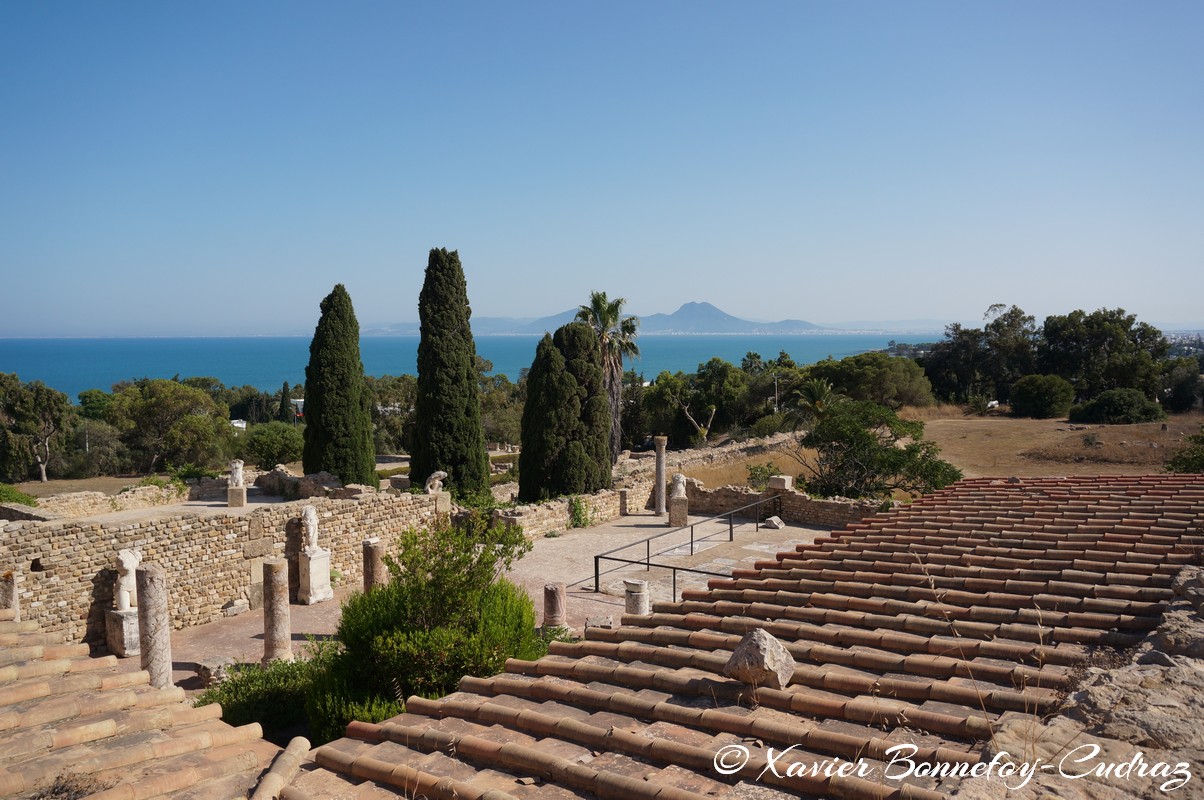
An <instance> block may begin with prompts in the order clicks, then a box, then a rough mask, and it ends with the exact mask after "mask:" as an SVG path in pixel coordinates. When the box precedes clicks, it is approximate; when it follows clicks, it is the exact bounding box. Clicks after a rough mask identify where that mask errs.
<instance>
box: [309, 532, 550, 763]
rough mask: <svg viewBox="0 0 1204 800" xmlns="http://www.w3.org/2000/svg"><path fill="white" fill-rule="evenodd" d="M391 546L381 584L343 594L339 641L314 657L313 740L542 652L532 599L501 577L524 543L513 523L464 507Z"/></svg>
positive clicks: (327, 737)
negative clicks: (460, 512) (509, 661)
mask: <svg viewBox="0 0 1204 800" xmlns="http://www.w3.org/2000/svg"><path fill="white" fill-rule="evenodd" d="M398 545H399V553H398V556H397V558H395V559H394V558H391V557H389V558H386V564H387V565H388V567H389V572H390V581H389V583H387V584H385V585H384V586H379V587H377V588H375V589H373V590H372V591H370V592H367V593H356V594H353V595H352V596H351V597H349V598H348V599H347V601H346V602H345V603H344V605H343V615H342V619H341V621H340V622H339V630H338V642H339V644H338V647H337V648H334V649H328V650H326V651H325V652H323V653H322V656H321V658H319V659H315V663H316V664H317V667H316V668H315V674H314V677H313V680H312V683H311V686H310V690H309V693H308V696H307V698H306V703H305V705H306V708H307V710H308V713H309V718H310V737H311V739H313V741H314V742H315V743H319V742H323V741H329V740H330V739H332V738H335V737H338V736H341V735H342V732H343V729H344V728H345V727H346V724H347V722H348V721H349V720H350V719H352V718H355V719H362V720H367V721H379V720H380V719H385V718H388V717H390V716H394V715H395V714H397V713H400V711H401V707H402V705H401V703H402V700H403V699H404V698H406V697H409V696H411V695H420V696H424V697H437V696H440V695H443V694H446V693H448V692H451V691H454V690H455V687H456V684H457V683H458V682H459V680H460V678H461V677H463V676H464V675H478V676H488V675H493V674H496V673H498V672H500V671H501V670H502V668H503V667H504V665H505V662H506V659H507V658H523V659H535V658H539V657H540V656H541V655H543V654H544V653H545V652H546V650H547V645H546V642H545V641H543V640H542V639H541V638H540V637H539V636H538V635H537V634H536V631H535V607H534V605H533V604H532V603H531V600H530V598H529V597H527V594H526V592H524V591H523V590H522V589H521V588H519V587H517V586H515V585H514V584H512V583H510V582H508V581H506V580H504V579H502V578H500V576H501V575H502V574H504V573H505V572H506V571H507V570H508V569H509V568H510V566H511V564H512V563H513V562H514V561H515V560H516V559H518V558H520V557H521V556H522V555H523V554H524V553H526V552H527V551H528V550H529V549H530V547H531V545H530V543H529V542H528V541H527V540H526V538H525V537H524V536H523V533H522V529H521V528H519V527H518V526H516V525H506V524H500V525H491V524H490V518H489V516H488V514H485V513H482V512H479V511H472V512H469V513H468V514H465V515H462V516H460V517H457V518H456V519H455V520H452V519H450V518H448V517H446V516H444V517H441V518H439V519H438V520H437V521H436V523H435V524H434V525H432V527H431V529H430V530H429V531H418V530H413V529H412V530H409V531H406V532H405V533H403V534H402V535H401V537H400V540H399V542H398Z"/></svg>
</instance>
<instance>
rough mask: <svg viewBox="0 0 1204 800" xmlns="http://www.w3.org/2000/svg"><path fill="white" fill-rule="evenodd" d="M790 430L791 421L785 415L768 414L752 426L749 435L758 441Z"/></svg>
mask: <svg viewBox="0 0 1204 800" xmlns="http://www.w3.org/2000/svg"><path fill="white" fill-rule="evenodd" d="M789 429H790V421H789V420H788V419H787V418H786V415H785V414H780V413H779V414H766V415H765V416H763V417H761V418H760V419H758V420H757V421H756V422H754V423H753V424H752V427H750V428H749V433H750V434H751V435H752V436H754V437H756V438H758V439H764V438H765V437H767V436H773V435H774V434H775V433H781V432H782V431H784V430H789Z"/></svg>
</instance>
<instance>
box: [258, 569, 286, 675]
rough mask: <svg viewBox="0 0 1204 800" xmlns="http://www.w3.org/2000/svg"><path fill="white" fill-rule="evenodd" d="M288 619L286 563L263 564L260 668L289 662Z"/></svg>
mask: <svg viewBox="0 0 1204 800" xmlns="http://www.w3.org/2000/svg"><path fill="white" fill-rule="evenodd" d="M292 627H293V626H292V618H291V617H290V615H289V608H288V561H286V560H284V559H283V558H268V559H264V562H263V665H264V666H265V667H266V666H267V665H268V664H269V663H271V662H272V661H292V660H293V630H292Z"/></svg>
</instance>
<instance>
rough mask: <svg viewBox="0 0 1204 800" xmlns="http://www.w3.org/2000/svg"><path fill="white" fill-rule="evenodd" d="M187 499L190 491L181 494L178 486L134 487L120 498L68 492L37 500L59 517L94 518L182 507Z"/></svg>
mask: <svg viewBox="0 0 1204 800" xmlns="http://www.w3.org/2000/svg"><path fill="white" fill-rule="evenodd" d="M187 498H188V491H187V489H185V490H184V491H181V490H179V489H178V488H176V487H175V486H170V485H169V486H167V487H164V488H160V487H158V486H134V487H131V488H129V489H123V490H122V491H121V492H119V493H118V494H114V495H107V494H105V493H104V492H68V493H67V494H56V495H52V496H51V497H43V498H40V499H39V500H38V508H39V509H40V510H42V511H48V512H50V513H53V514H58V515H59V516H60V517H68V518H78V517H91V516H95V515H96V514H108V513H110V512H113V511H133V510H135V509H140V508H154V507H155V506H166V505H171V504H173V503H179V502H181V501H183V500H186V499H187Z"/></svg>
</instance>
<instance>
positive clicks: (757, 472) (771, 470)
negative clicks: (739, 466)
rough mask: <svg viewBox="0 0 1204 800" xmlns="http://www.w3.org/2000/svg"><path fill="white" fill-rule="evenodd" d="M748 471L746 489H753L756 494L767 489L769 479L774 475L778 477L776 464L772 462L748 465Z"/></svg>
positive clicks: (778, 472)
mask: <svg viewBox="0 0 1204 800" xmlns="http://www.w3.org/2000/svg"><path fill="white" fill-rule="evenodd" d="M747 469H748V488H750V489H755V490H756V491H758V492H763V491H765V489H767V488H768V487H769V479H770V478H772V477H773V476H774V475H780V474H781V472H780V471H779V470H778V467H777V465H776V464H774V463H773V462H772V461H766V462H765V463H764V464H749V465H747Z"/></svg>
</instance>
